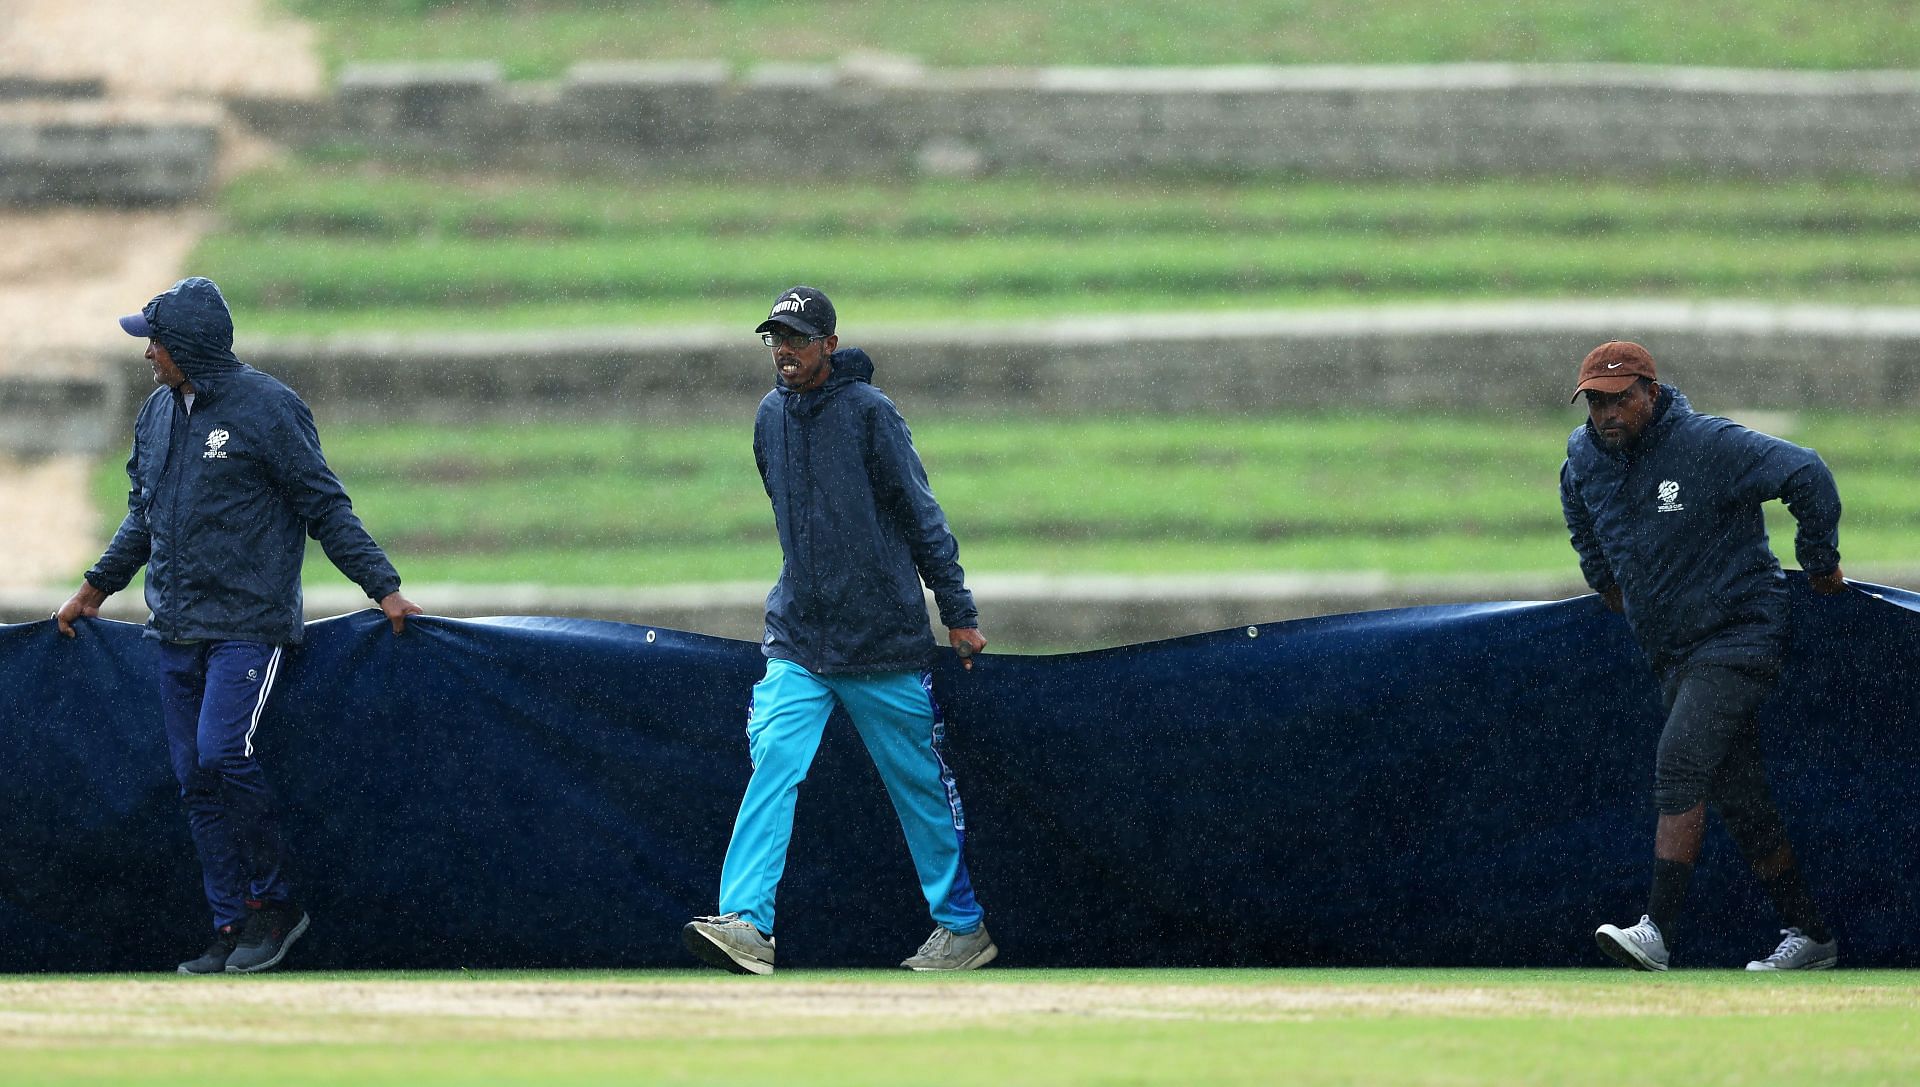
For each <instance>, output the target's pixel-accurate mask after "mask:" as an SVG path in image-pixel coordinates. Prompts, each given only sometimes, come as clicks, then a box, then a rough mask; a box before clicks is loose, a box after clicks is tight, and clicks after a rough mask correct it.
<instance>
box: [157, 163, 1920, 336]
mask: <svg viewBox="0 0 1920 1087" xmlns="http://www.w3.org/2000/svg"><path fill="white" fill-rule="evenodd" d="M1916 208H1920V190H1916V189H1914V188H1913V187H1911V186H1906V187H1902V186H1891V185H1885V184H1871V185H1869V184H1835V185H1824V186H1823V185H1816V184H1796V185H1781V186H1772V185H1756V184H1744V183H1739V184H1736V183H1729V184H1710V183H1704V182H1671V183H1662V184H1647V185H1629V184H1620V183H1611V182H1598V181H1592V182H1578V183H1568V184H1557V185H1546V184H1528V183H1519V182H1483V183H1462V184H1420V185H1414V184H1384V183H1383V184H1371V185H1327V184H1317V183H1316V184H1305V183H1302V184H1271V183H1268V184H1252V183H1246V184H1228V183H1204V182H1191V183H1184V184H1155V185H1147V184H1101V183H1090V184H1084V185H1075V186H1061V185H1057V184H1048V183H1044V182H1035V181H1027V180H1011V179H996V180H985V181H977V182H970V183H960V182H951V181H930V182H922V183H901V184H884V183H872V182H857V183H856V182H847V183H837V184H833V185H817V184H816V185H811V186H798V185H786V186H775V185H763V184H746V183H729V182H718V181H716V182H710V183H705V184H694V183H689V182H662V183H658V184H651V183H634V182H618V181H610V180H604V179H602V180H593V179H556V178H552V177H530V176H518V177H514V176H480V175H470V174H459V173H453V174H438V173H434V172H431V171H420V170H407V169H401V170H396V169H393V168H388V167H382V166H378V165H373V164H365V163H362V164H334V165H330V166H321V165H317V164H310V165H308V166H306V167H302V168H283V169H276V170H267V171H262V172H258V173H255V174H252V175H249V176H248V177H245V178H243V179H241V180H240V181H238V182H236V183H235V184H233V185H231V186H229V187H228V188H227V189H226V190H225V192H224V193H223V194H222V197H221V211H222V221H223V226H222V228H221V229H220V230H218V231H217V232H215V233H214V234H212V235H211V236H209V237H207V238H206V239H205V240H203V241H202V242H201V244H200V245H199V247H198V249H197V250H196V252H195V253H194V255H193V258H192V260H191V262H190V264H191V266H192V268H193V269H194V270H195V271H197V272H199V273H202V274H206V275H211V276H212V277H214V278H215V279H217V280H219V281H220V282H221V283H222V284H223V285H224V286H225V289H226V292H227V296H228V298H229V299H230V300H231V301H232V302H233V303H234V305H235V306H236V307H238V309H239V310H240V314H241V318H242V323H243V326H244V327H245V328H246V329H247V330H248V331H249V332H254V333H273V332H280V333H298V332H307V333H311V332H333V331H342V330H347V329H432V328H444V327H450V326H459V327H464V328H526V327H559V326H578V325H628V326H631V325H647V324H662V325H672V324H691V323H709V322H711V323H720V324H741V323H743V322H746V321H748V320H749V319H750V318H752V317H754V316H757V311H758V310H759V308H760V307H761V306H762V305H763V304H764V302H765V299H766V297H768V296H769V295H770V294H771V292H773V291H777V290H778V289H780V288H781V287H782V286H785V285H787V284H788V283H791V282H800V281H805V282H819V283H825V284H828V285H830V286H831V288H832V290H833V293H834V294H835V296H836V297H837V298H839V299H841V300H842V303H843V309H844V311H845V314H844V315H845V316H846V318H847V324H848V325H849V327H850V328H857V327H858V323H876V322H883V321H885V322H910V321H915V320H926V319H929V318H931V317H936V316H937V317H939V318H940V319H943V320H959V319H1005V318H1021V317H1028V318H1031V317H1054V316H1062V315H1087V314H1099V313H1137V312H1142V311H1156V310H1158V311H1169V310H1195V309H1198V310H1223V309H1237V310H1246V309H1254V308H1267V307H1298V306H1313V305H1327V304H1359V303H1377V302H1397V301H1408V300H1429V301H1432V300H1445V301H1455V300H1461V299H1499V298H1511V297H1529V298H1588V297H1662V298H1672V299H1689V298H1691V299H1703V298H1730V299H1748V300H1763V301H1794V302H1806V301H1820V300H1825V301H1834V302H1848V303H1865V304H1893V303H1900V304H1920V211H1916V210H1915V209H1916Z"/></svg>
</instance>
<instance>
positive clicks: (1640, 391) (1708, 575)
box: [1560, 340, 1847, 970]
mask: <svg viewBox="0 0 1920 1087" xmlns="http://www.w3.org/2000/svg"><path fill="white" fill-rule="evenodd" d="M1573 395H1574V399H1575V400H1578V399H1579V398H1580V397H1581V396H1582V395H1584V396H1585V397H1586V398H1587V421H1586V422H1585V423H1584V424H1582V425H1581V426H1580V427H1579V428H1578V429H1576V430H1575V431H1574V432H1573V434H1572V436H1571V437H1570V438H1568V440H1567V459H1566V463H1565V464H1563V465H1562V466H1561V468H1560V505H1561V509H1562V512H1563V513H1564V514H1565V516H1566V521H1567V531H1568V532H1569V533H1570V534H1571V535H1572V538H1573V548H1574V550H1575V551H1577V552H1578V553H1579V555H1580V571H1581V573H1582V574H1584V575H1585V576H1586V579H1587V584H1588V585H1591V586H1592V587H1593V589H1594V591H1595V592H1597V593H1599V594H1600V595H1601V597H1602V598H1603V599H1604V600H1605V601H1606V605H1607V606H1608V607H1609V608H1611V609H1613V610H1614V611H1618V612H1624V613H1625V614H1626V617H1627V622H1628V624H1629V625H1630V626H1631V627H1632V628H1633V633H1634V636H1635V638H1636V639H1638V641H1639V643H1640V647H1641V649H1642V651H1643V652H1645V653H1646V656H1647V659H1648V661H1649V662H1650V663H1651V664H1652V665H1653V669H1654V672H1655V674H1656V675H1657V676H1658V677H1659V680H1660V690H1661V694H1662V696H1663V697H1664V699H1665V702H1666V708H1667V721H1666V726H1665V728H1664V729H1662V731H1661V733H1660V743H1659V747H1658V751H1657V754H1656V757H1655V762H1654V802H1655V805H1656V806H1657V807H1658V808H1659V811H1660V818H1659V824H1658V827H1657V829H1656V830H1655V832H1654V846H1653V855H1654V862H1653V889H1652V893H1651V895H1650V896H1649V899H1648V905H1647V912H1646V914H1645V915H1644V916H1642V917H1641V918H1640V921H1639V923H1638V924H1635V925H1631V926H1628V927H1626V928H1619V927H1617V926H1614V925H1602V926H1600V928H1599V930H1598V931H1597V932H1595V933H1594V940H1595V942H1596V943H1598V945H1599V947H1600V950H1601V951H1603V952H1605V953H1606V954H1607V955H1608V956H1610V957H1612V958H1613V959H1615V960H1617V961H1618V962H1620V963H1621V964H1622V965H1624V966H1628V967H1632V968H1633V969H1636V970H1665V969H1666V968H1667V965H1668V961H1669V952H1668V946H1667V942H1668V938H1669V936H1670V935H1671V933H1672V931H1673V922H1674V920H1675V919H1676V918H1677V917H1678V915H1679V913H1680V908H1681V905H1682V903H1683V902H1684V900H1685V898H1686V893H1687V884H1688V882H1689V881H1690V880H1691V878H1692V875H1693V864H1694V861H1695V860H1696V859H1697V858H1698V857H1699V855H1700V844H1701V840H1702V838H1703V837H1704V834H1705V830H1706V806H1707V805H1708V804H1709V803H1711V804H1712V805H1713V806H1714V809H1715V810H1716V811H1718V812H1719V813H1720V818H1721V819H1722V821H1724V822H1725V824H1726V827H1727V830H1728V832H1729V833H1730V834H1731V835H1732V837H1733V840H1734V842H1735V843H1736V844H1737V845H1738V846H1739V847H1740V851H1741V852H1742V853H1743V854H1745V856H1746V858H1747V861H1748V862H1749V863H1750V864H1752V865H1753V870H1754V873H1755V874H1756V875H1757V876H1759V878H1760V882H1761V883H1762V885H1763V886H1765V887H1766V890H1767V894H1768V896H1769V897H1771V898H1772V900H1773V904H1774V906H1775V908H1776V909H1778V910H1779V912H1780V916H1781V919H1782V921H1783V922H1784V924H1785V925H1786V928H1785V929H1784V930H1783V931H1782V936H1783V937H1784V939H1782V940H1781V942H1780V944H1779V946H1778V947H1777V948H1776V949H1775V950H1774V951H1773V953H1772V954H1771V955H1769V956H1768V957H1767V958H1765V959H1761V960H1756V961H1754V962H1749V963H1748V964H1747V969H1749V970H1820V969H1826V968H1828V967H1831V966H1833V965H1834V962H1835V961H1836V959H1837V958H1838V944H1837V942H1836V941H1835V940H1834V938H1833V934H1832V933H1831V932H1829V931H1828V929H1827V926H1826V923H1825V922H1824V921H1823V920H1822V919H1821V917H1820V913H1819V910H1818V909H1817V908H1816V907H1815V906H1814V904H1813V899H1812V896H1811V895H1809V893H1808V892H1807V888H1806V884H1805V882H1804V881H1803V880H1802V879H1801V876H1800V871H1799V868H1798V866H1797V865H1796V864H1795V862H1794V855H1793V847H1792V845H1791V844H1789V842H1788V840H1787V835H1786V828H1785V827H1784V825H1783V824H1782V823H1781V820H1780V815H1779V812H1778V811H1777V810H1775V808H1774V804H1773V797H1772V794H1771V792H1770V790H1769V789H1768V786H1767V779H1766V770H1765V767H1764V766H1763V764H1762V762H1761V758H1760V749H1759V741H1758V735H1757V732H1756V729H1755V717H1756V715H1757V713H1758V711H1759V708H1760V705H1761V703H1763V702H1765V701H1766V699H1767V697H1768V696H1769V695H1770V694H1771V693H1772V692H1773V689H1774V687H1775V685H1776V683H1777V682H1778V679H1779V674H1780V666H1781V662H1782V659H1783V658H1784V657H1785V654H1786V647H1787V593H1786V583H1785V575H1783V574H1782V573H1781V572H1780V564H1779V562H1778V561H1777V560H1776V559H1775V558H1774V556H1773V552H1772V551H1771V550H1770V549H1769V548H1768V547H1767V534H1766V525H1765V522H1764V521H1763V520H1762V517H1761V506H1762V504H1764V503H1766V502H1770V501H1772V500H1774V499H1779V500H1781V501H1783V502H1785V503H1786V505H1787V508H1788V509H1789V510H1790V511H1792V513H1793V516H1794V518H1795V520H1797V521H1798V522H1799V531H1798V533H1797V535H1796V536H1795V538H1794V551H1795V554H1796V556H1797V557H1798V559H1799V561H1800V566H1801V568H1802V569H1804V570H1805V571H1806V572H1807V575H1808V578H1809V580H1810V581H1811V582H1812V584H1813V588H1814V591H1816V592H1819V593H1822V594H1833V593H1841V592H1845V591H1846V589H1847V585H1846V580H1845V578H1844V576H1843V575H1842V574H1841V571H1840V552H1839V548H1838V541H1839V524H1840V495H1839V492H1838V490H1837V489H1836V488H1835V487H1834V482H1833V474H1832V473H1831V472H1829V471H1828V470H1827V466H1826V464H1824V463H1823V462H1822V461H1821V460H1820V457H1819V456H1818V455H1817V454H1816V453H1814V452H1813V450H1811V449H1803V448H1801V447H1799V446H1797V445H1794V444H1793V443H1791V442H1786V441H1782V440H1780V439H1779V438H1774V437H1771V436H1769V435H1766V434H1761V433H1759V432H1757V431H1753V430H1748V429H1747V428H1746V427H1743V426H1740V425H1739V424H1737V423H1734V422H1731V421H1729V420H1727V419H1722V418H1719V417H1717V416H1712V415H1702V414H1698V413H1696V412H1695V411H1694V410H1693V409H1692V407H1691V406H1689V405H1688V403H1687V398H1686V397H1684V396H1682V395H1681V394H1680V392H1679V390H1677V389H1675V388H1674V387H1673V386H1671V385H1663V384H1660V382H1659V379H1658V377H1657V376H1656V375H1655V373H1654V364H1653V356H1652V355H1650V354H1648V352H1647V349H1646V348H1644V347H1642V346H1640V345H1639V344H1637V343H1628V342H1625V341H1619V340H1615V341H1611V342H1608V343H1603V344H1601V345H1600V346H1599V347H1596V348H1594V349H1593V351H1592V352H1591V353H1589V354H1588V355H1587V357H1586V359H1585V360H1584V361H1582V362H1581V364H1580V379H1579V384H1578V387H1577V388H1576V389H1575V390H1574V394H1573Z"/></svg>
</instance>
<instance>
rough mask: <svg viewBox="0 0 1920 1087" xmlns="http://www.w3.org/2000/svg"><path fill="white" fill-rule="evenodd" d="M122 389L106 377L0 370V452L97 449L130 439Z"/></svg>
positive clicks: (25, 453)
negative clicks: (122, 410)
mask: <svg viewBox="0 0 1920 1087" xmlns="http://www.w3.org/2000/svg"><path fill="white" fill-rule="evenodd" d="M119 402H120V401H119V389H118V386H117V385H116V383H115V382H114V381H111V380H109V379H107V378H104V377H87V376H81V375H67V376H61V375H50V376H21V375H8V374H0V452H5V453H12V454H17V455H21V456H44V455H47V454H55V453H97V452H100V451H101V450H104V449H108V448H111V447H114V446H118V445H123V444H124V443H125V442H126V440H127V437H126V422H125V420H123V419H122V418H121V417H120V413H119V411H118V410H117V405H118V404H119Z"/></svg>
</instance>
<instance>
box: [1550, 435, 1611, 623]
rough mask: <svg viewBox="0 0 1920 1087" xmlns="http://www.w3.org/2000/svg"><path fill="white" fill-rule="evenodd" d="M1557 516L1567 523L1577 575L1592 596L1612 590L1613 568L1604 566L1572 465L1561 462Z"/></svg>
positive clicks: (1603, 554) (1570, 462)
mask: <svg viewBox="0 0 1920 1087" xmlns="http://www.w3.org/2000/svg"><path fill="white" fill-rule="evenodd" d="M1560 513H1561V515H1562V516H1563V517H1565V518H1566V520H1567V535H1568V536H1569V537H1570V538H1571V540H1572V543H1573V550H1574V551H1575V552H1576V553H1578V554H1579V556H1580V575H1581V576H1582V577H1584V578H1586V579H1587V585H1588V586H1590V587H1591V588H1592V589H1593V591H1594V592H1596V593H1604V592H1606V591H1607V590H1608V589H1611V588H1613V585H1614V581H1613V567H1611V566H1609V565H1608V564H1607V553H1606V551H1604V550H1603V549H1602V548H1601V547H1600V537H1598V536H1596V535H1594V532H1593V514H1592V513H1591V512H1589V511H1588V509H1587V503H1586V500H1585V499H1583V498H1581V497H1580V491H1579V489H1578V488H1576V487H1575V486H1574V485H1573V462H1572V461H1570V460H1569V461H1563V462H1562V463H1561V465H1560Z"/></svg>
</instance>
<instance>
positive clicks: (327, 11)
mask: <svg viewBox="0 0 1920 1087" xmlns="http://www.w3.org/2000/svg"><path fill="white" fill-rule="evenodd" d="M287 2H288V6H289V7H291V8H292V9H293V10H294V11H297V12H299V13H300V14H302V15H305V16H307V17H309V18H311V19H314V20H316V21H317V22H318V24H319V26H320V28H321V33H322V49H323V51H324V53H325V54H326V56H327V58H328V59H329V61H331V62H332V63H334V64H336V65H338V64H340V63H343V62H346V61H379V60H409V61H411V60H423V59H456V60H468V59H482V60H498V61H501V62H502V63H504V64H505V66H506V68H507V71H508V73H509V74H510V75H513V76H518V77H535V76H553V75H557V74H559V73H560V72H562V71H563V70H565V68H566V66H567V65H568V64H570V63H572V62H573V61H575V60H581V59H603V58H604V59H631V58H663V59H684V58H689V57H694V58H718V59H724V60H730V61H734V62H738V63H751V62H755V61H764V60H779V61H804V62H814V63H822V62H831V61H834V60H837V59H838V58H840V57H842V56H844V55H846V54H847V53H851V52H860V51H866V52H884V53H893V54H906V55H910V56H916V57H919V58H921V59H922V60H924V61H926V62H927V63H929V64H934V65H939V66H948V67H970V66H979V65H991V64H1008V65H1034V64H1101V65H1104V64H1406V63H1437V62H1449V61H1633V62H1639V63H1649V64H1688V65H1717V66H1726V65H1731V66H1736V67H1752V68H1910V67H1914V66H1916V64H1920V15H1916V13H1915V11H1914V8H1913V7H1912V5H1910V4H1906V3H1902V2H1900V0H1851V2H1849V3H1848V4H1846V5H1844V6H1840V7H1837V8H1835V9H1833V10H1831V11H1828V10H1823V9H1821V8H1819V7H1816V6H1812V5H1808V4H1806V3H1803V2H1799V0H1746V2H1745V3H1740V4H1728V3H1724V2H1720V3H1694V4H1689V3H1684V2H1682V0H1652V2H1643V3H1635V4H1617V3H1606V2H1603V0H1520V2H1515V0H1448V2H1440V0H1391V2H1388V3H1376V4H1369V5H1364V6H1361V7H1355V6H1354V5H1352V4H1348V3H1342V2H1340V0H1242V2H1240V3H1234V4H1191V3H1183V2H1180V0H1121V2H1117V3H1110V4H1032V3H1023V2H1019V0H974V2H970V3H962V2H960V0H862V2H861V3H857V4H850V3H840V2H834V0H802V2H794V0H726V2H718V3H716V2H714V0H649V2H646V3H634V2H629V3H624V4H620V3H605V2H598V0H571V2H569V0H460V2H454V0H287Z"/></svg>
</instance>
